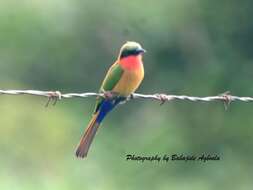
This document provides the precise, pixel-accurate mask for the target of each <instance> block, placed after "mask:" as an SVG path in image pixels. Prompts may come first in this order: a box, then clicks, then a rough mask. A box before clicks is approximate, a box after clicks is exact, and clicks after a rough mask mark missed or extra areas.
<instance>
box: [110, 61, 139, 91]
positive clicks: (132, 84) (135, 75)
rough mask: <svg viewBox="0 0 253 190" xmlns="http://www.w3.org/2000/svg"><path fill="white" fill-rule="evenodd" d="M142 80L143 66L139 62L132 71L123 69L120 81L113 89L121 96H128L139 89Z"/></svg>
mask: <svg viewBox="0 0 253 190" xmlns="http://www.w3.org/2000/svg"><path fill="white" fill-rule="evenodd" d="M143 78H144V68H143V64H142V63H141V62H140V63H139V65H138V66H137V67H135V68H134V69H124V72H123V74H122V77H121V79H120V80H119V82H118V83H117V85H116V86H115V87H114V88H113V91H114V92H117V93H119V94H120V95H121V96H129V95H130V94H132V93H133V92H135V90H136V89H137V88H138V87H139V85H140V83H141V81H142V80H143Z"/></svg>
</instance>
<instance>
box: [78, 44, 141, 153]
mask: <svg viewBox="0 0 253 190" xmlns="http://www.w3.org/2000/svg"><path fill="white" fill-rule="evenodd" d="M145 52H146V50H145V49H143V48H142V46H141V45H140V44H139V43H137V42H134V41H127V42H126V43H124V44H123V45H122V47H121V48H120V51H119V55H118V57H117V59H116V61H115V63H114V64H113V65H112V66H111V67H110V68H109V70H108V71H107V74H106V76H105V78H104V80H103V82H102V85H101V87H100V89H99V92H100V93H104V94H106V93H107V95H108V97H113V98H106V97H97V101H96V104H95V109H94V112H93V115H92V117H91V120H90V122H89V124H88V126H87V128H86V129H85V132H84V133H83V135H82V136H81V140H80V142H79V144H78V145H77V148H76V157H78V158H84V157H87V154H88V151H89V148H90V145H91V143H92V141H93V139H94V137H95V134H96V132H97V130H98V128H99V126H100V124H101V122H102V121H103V120H104V118H105V116H106V115H107V114H108V113H109V112H110V111H111V110H112V109H113V108H115V106H117V105H118V104H119V103H120V102H122V101H124V100H126V98H127V97H128V96H130V95H131V94H132V93H134V92H135V91H136V89H137V88H138V87H139V86H140V84H141V82H142V80H143V78H144V66H143V61H142V57H143V54H144V53H145ZM112 95H113V96H112Z"/></svg>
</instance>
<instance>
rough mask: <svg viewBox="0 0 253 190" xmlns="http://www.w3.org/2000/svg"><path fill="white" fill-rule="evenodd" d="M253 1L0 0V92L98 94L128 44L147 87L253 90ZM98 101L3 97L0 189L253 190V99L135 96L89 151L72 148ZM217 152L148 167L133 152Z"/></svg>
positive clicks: (182, 91)
mask: <svg viewBox="0 0 253 190" xmlns="http://www.w3.org/2000/svg"><path fill="white" fill-rule="evenodd" d="M252 6H253V2H252V1H251V0H243V1H236V0H230V1H226V0H222V1H218V0H180V1H177V0H157V1H145V0H139V1H118V0H100V1H98V0H97V1H96V0H94V1H88V0H72V1H71V0H54V1H51V0H23V1H19V0H10V1H7V0H1V1H0V89H34V90H60V91H61V92H87V91H91V92H92V91H97V90H98V88H99V86H100V83H101V81H102V79H103V77H104V75H105V73H106V70H107V69H108V67H109V66H110V65H111V64H112V63H113V62H114V61H115V59H116V57H117V54H118V51H119V48H120V46H121V45H122V44H123V43H124V42H125V41H127V40H134V41H137V42H140V43H141V44H142V45H143V47H144V48H145V49H147V51H148V53H146V54H145V56H144V64H145V71H146V72H145V73H146V75H145V79H144V81H143V83H142V85H141V87H140V88H139V89H138V92H141V93H156V92H163V93H171V94H187V95H198V96H208V95H216V94H219V93H222V92H225V91H227V90H229V91H231V93H233V94H236V95H239V96H252V95H253V87H252V78H253V61H252V60H253V59H252V58H253V54H252V50H253V48H252V41H253V35H252V34H253V23H252V17H253V12H252V10H251V9H252ZM94 101H95V99H94V98H86V99H67V100H63V101H61V102H59V103H58V104H57V106H55V107H53V106H50V107H49V108H45V107H44V105H45V103H46V99H45V98H41V97H33V96H0V113H1V119H0V154H1V156H0V189H3V190H5V189H6V190H9V189H11V190H16V189H18V190H20V189H21V190H23V189H42V190H44V189H45V190H47V189H50V190H51V189H54V190H64V189H66V190H67V189H71V188H72V189H77V188H79V189H80V188H81V189H92V190H93V189H122V190H128V189H134V190H135V189H136V190H139V189H161V190H163V189H164V190H165V189H166V190H167V189H174V190H177V189H180V190H186V189H187V190H188V189H194V190H209V189H210V190H211V189H240V190H246V189H252V186H253V181H252V177H253V175H252V171H253V161H252V158H253V150H252V147H253V140H252V133H253V128H252V123H253V119H252V114H253V109H252V105H251V104H250V103H242V102H236V103H232V105H231V107H230V109H229V110H228V111H225V110H224V107H223V105H222V103H220V102H212V103H190V102H181V101H180V102H174V101H173V102H170V103H166V104H165V105H163V106H159V104H158V103H157V102H153V101H148V100H133V101H130V102H128V103H127V104H125V105H123V106H119V107H118V108H117V109H116V110H114V111H113V112H112V113H110V114H109V115H108V117H107V118H106V120H105V121H104V123H103V126H102V127H101V128H100V130H99V132H98V134H97V136H96V138H95V141H94V143H93V144H92V147H91V150H90V152H89V155H88V158H87V159H86V160H78V159H76V158H75V156H74V149H75V147H76V144H77V143H78V141H79V138H80V136H81V133H82V132H83V130H84V128H85V127H86V125H87V123H88V121H89V119H90V116H91V113H92V111H93V106H94ZM181 153H184V154H190V155H193V154H202V153H211V154H218V155H219V156H220V157H221V160H220V161H209V162H206V163H201V162H187V163H185V162H168V163H150V162H144V163H139V162H136V161H126V160H125V158H126V157H125V156H126V154H135V155H145V156H149V155H155V154H159V155H163V154H181Z"/></svg>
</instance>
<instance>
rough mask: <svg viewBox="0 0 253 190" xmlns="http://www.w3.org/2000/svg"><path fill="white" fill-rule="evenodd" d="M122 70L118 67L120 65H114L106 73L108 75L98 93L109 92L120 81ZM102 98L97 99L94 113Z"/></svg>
mask: <svg viewBox="0 0 253 190" xmlns="http://www.w3.org/2000/svg"><path fill="white" fill-rule="evenodd" d="M123 72H124V70H123V69H122V67H121V66H120V64H117V63H116V64H114V65H113V66H112V67H111V68H110V69H109V71H108V73H107V74H106V76H105V79H104V81H103V83H102V86H101V87H100V90H99V92H104V91H111V90H113V88H114V87H115V86H116V84H117V83H118V81H119V80H120V78H121V76H122V74H123ZM103 99H104V98H102V97H98V98H97V102H96V105H95V111H94V112H95V113H96V112H97V111H98V109H99V107H100V105H101V103H102V101H103Z"/></svg>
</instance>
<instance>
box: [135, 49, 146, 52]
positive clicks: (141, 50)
mask: <svg viewBox="0 0 253 190" xmlns="http://www.w3.org/2000/svg"><path fill="white" fill-rule="evenodd" d="M136 52H137V53H145V52H146V50H145V49H143V48H138V49H137V50H136Z"/></svg>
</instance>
